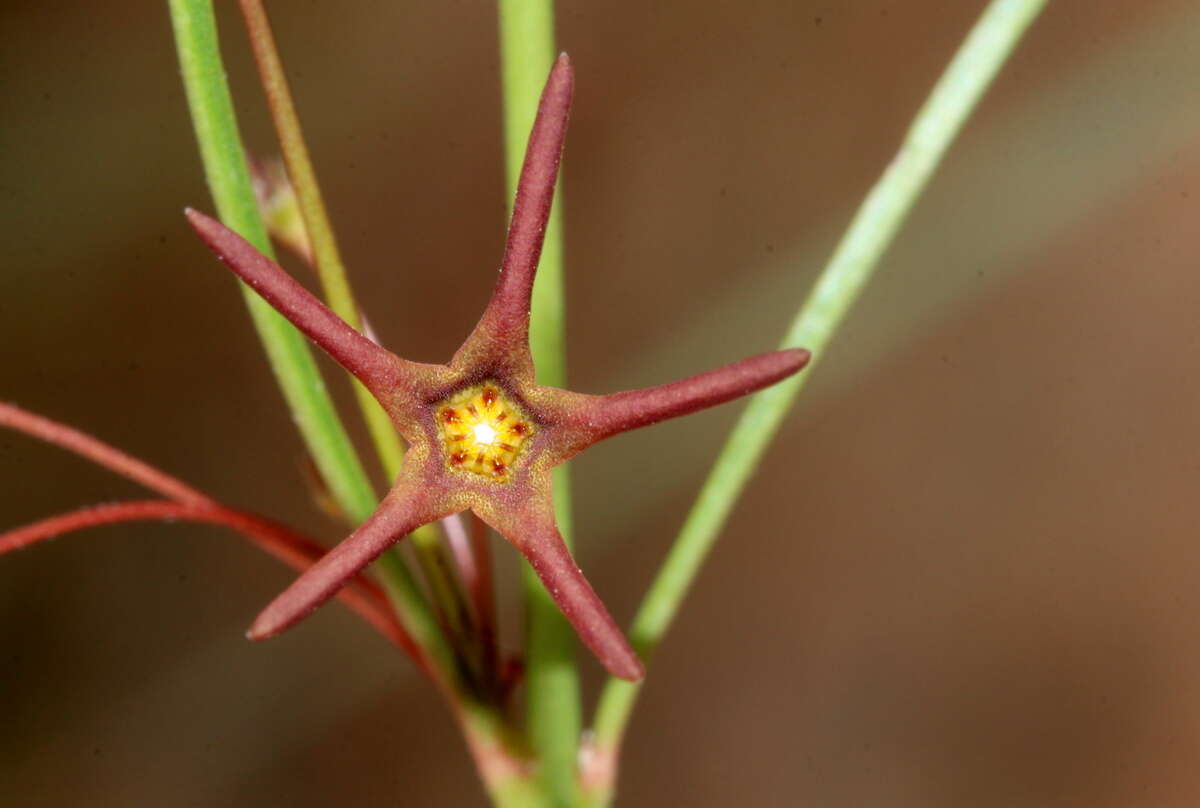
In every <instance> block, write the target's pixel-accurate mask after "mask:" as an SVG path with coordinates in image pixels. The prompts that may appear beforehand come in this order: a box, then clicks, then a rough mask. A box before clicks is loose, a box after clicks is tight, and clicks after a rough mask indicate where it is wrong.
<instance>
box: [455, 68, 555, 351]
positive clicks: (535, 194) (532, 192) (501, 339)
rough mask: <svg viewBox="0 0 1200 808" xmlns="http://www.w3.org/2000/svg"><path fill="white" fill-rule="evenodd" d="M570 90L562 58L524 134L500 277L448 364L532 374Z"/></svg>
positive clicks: (551, 73) (548, 81) (553, 70)
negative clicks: (537, 296)
mask: <svg viewBox="0 0 1200 808" xmlns="http://www.w3.org/2000/svg"><path fill="white" fill-rule="evenodd" d="M574 85H575V77H574V73H573V71H572V69H571V62H570V60H569V59H568V58H567V55H566V54H565V53H564V54H562V55H561V56H559V57H558V60H557V61H556V62H555V63H554V67H553V69H552V70H551V71H550V77H549V79H547V81H546V88H545V89H544V90H543V91H542V97H541V100H540V101H539V103H538V111H537V117H536V118H535V119H534V123H533V129H532V131H531V132H530V133H529V145H528V147H527V149H526V151H525V163H524V165H523V166H522V168H521V176H520V179H519V180H518V181H517V196H516V199H515V200H514V202H513V212H512V221H511V222H510V224H509V227H508V241H507V244H506V245H505V248H504V259H503V261H502V263H501V267H500V277H499V278H498V279H497V281H496V287H495V289H494V290H493V292H492V299H491V301H490V302H489V303H488V307H487V309H485V310H484V312H483V316H482V317H481V318H480V320H479V324H478V325H476V326H475V330H474V331H473V332H472V334H471V336H470V337H469V338H468V339H467V341H466V342H465V343H464V344H463V347H462V348H460V349H459V353H458V354H457V355H456V356H455V361H454V362H452V363H451V364H454V365H457V364H458V363H459V362H460V361H466V360H473V361H475V362H483V363H485V364H493V365H496V366H510V367H511V366H512V365H513V364H514V362H517V361H519V362H520V363H521V365H522V366H521V367H518V368H515V369H516V370H518V372H521V371H526V372H527V371H528V370H531V369H532V360H531V359H530V354H529V340H528V336H529V301H530V296H531V295H532V293H533V279H534V275H535V274H536V272H537V265H538V259H539V258H540V257H541V254H542V242H543V241H544V240H545V237H546V222H547V221H549V219H550V205H551V203H552V202H553V200H554V185H555V183H556V182H557V180H558V166H559V163H560V162H561V161H562V151H563V142H564V140H565V139H566V135H567V120H568V118H569V117H570V112H571V95H572V92H573V90H574Z"/></svg>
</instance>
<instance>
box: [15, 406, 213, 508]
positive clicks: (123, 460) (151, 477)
mask: <svg viewBox="0 0 1200 808" xmlns="http://www.w3.org/2000/svg"><path fill="white" fill-rule="evenodd" d="M0 426H4V427H8V428H9V429H15V430H16V431H18V432H23V433H25V434H26V435H29V436H30V437H34V438H38V439H40V440H44V441H46V442H47V443H52V444H54V445H55V446H59V447H61V448H63V449H66V450H67V451H69V452H74V453H75V454H77V455H79V456H80V457H83V458H85V459H87V460H91V461H92V462H93V463H95V464H96V465H98V466H103V467H104V468H106V469H108V470H109V471H111V472H113V473H114V474H119V475H121V476H122V477H125V478H126V479H129V480H133V481H134V482H135V483H140V484H141V485H144V486H146V487H147V488H149V489H150V490H151V491H157V492H158V493H160V494H162V495H163V496H164V497H167V498H168V499H173V500H175V501H176V502H184V503H191V504H194V505H215V504H216V501H215V500H213V499H212V498H211V497H209V496H207V495H206V494H203V493H201V492H200V491H198V490H196V489H195V488H192V487H191V486H190V485H188V484H187V483H185V482H183V481H181V480H178V479H176V478H175V477H172V476H171V475H170V474H167V473H166V472H165V471H161V470H159V469H156V468H154V466H151V465H150V464H149V463H146V462H145V461H142V460H138V459H137V458H136V457H131V456H130V455H127V454H125V453H124V452H122V451H121V450H120V449H117V448H115V447H113V446H110V445H108V444H107V443H105V442H104V441H102V440H98V439H97V438H93V437H92V436H91V435H88V434H86V433H84V432H80V431H79V430H78V429H74V428H72V427H69V426H67V425H66V424H60V423H59V422H57V421H51V420H50V419H49V418H45V417H43V416H41V415H36V414H35V413H32V412H29V411H28V410H23V409H21V408H20V407H18V406H17V405H15V404H6V403H4V402H0Z"/></svg>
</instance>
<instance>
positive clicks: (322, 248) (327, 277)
mask: <svg viewBox="0 0 1200 808" xmlns="http://www.w3.org/2000/svg"><path fill="white" fill-rule="evenodd" d="M241 7H242V16H243V17H244V18H245V20H246V29H247V31H248V33H249V35H250V45H251V47H252V48H253V50H254V59H255V61H256V62H257V63H258V73H259V77H260V79H261V80H262V85H263V90H264V92H265V93H266V96H267V106H268V107H269V108H270V110H271V119H272V120H273V121H274V123H275V131H276V133H277V134H278V136H279V145H280V147H281V148H282V150H283V161H284V163H285V164H286V165H287V171H288V178H289V179H290V180H291V183H292V188H293V189H294V190H295V192H296V202H297V206H298V207H299V209H300V217H301V219H303V221H304V230H305V232H306V233H307V234H308V239H309V243H310V245H311V246H312V254H313V260H314V263H315V265H316V269H317V276H318V277H319V278H320V279H321V289H322V291H323V293H324V297H325V302H326V303H328V304H329V307H330V308H331V309H333V310H334V312H336V313H337V315H338V316H339V317H341V318H342V319H343V320H345V321H346V322H347V323H349V324H350V325H351V326H353V327H354V328H356V329H358V330H360V331H361V330H362V315H361V311H360V309H359V306H358V304H357V303H356V302H355V300H354V293H353V291H352V290H351V288H350V280H349V277H348V276H347V274H346V267H345V265H344V264H343V263H342V256H341V253H340V251H339V250H338V246H337V239H336V238H334V235H333V225H332V224H330V221H329V214H328V212H327V211H326V209H325V200H324V198H323V197H322V196H321V186H320V185H319V184H318V183H317V174H316V171H315V170H313V165H312V160H311V159H310V158H309V154H308V146H307V144H306V143H305V141H304V132H303V130H302V129H301V128H300V118H299V116H298V115H297V114H296V105H295V103H294V102H293V101H292V91H291V89H290V88H289V87H288V82H287V76H286V75H284V72H283V63H282V62H281V61H280V58H279V51H278V49H277V48H276V47H275V37H274V35H273V34H272V33H271V23H270V20H269V19H268V18H267V12H266V9H264V8H263V4H262V2H261V0H241ZM351 383H352V385H353V386H354V394H355V397H356V398H357V400H358V406H359V409H361V410H362V414H363V419H364V420H365V421H366V423H367V429H368V431H369V432H370V434H371V439H372V441H373V442H374V444H375V448H376V451H377V452H378V453H379V457H380V460H381V461H382V463H383V466H384V469H385V471H387V474H388V476H389V479H394V478H395V473H396V470H397V469H399V467H400V460H401V458H402V457H403V455H404V447H403V445H402V444H401V442H400V437H399V435H397V434H396V430H395V428H394V427H393V426H392V422H391V420H390V419H389V418H388V416H387V413H385V412H384V411H383V408H382V407H381V406H380V405H379V402H377V401H376V400H375V397H374V396H372V395H371V393H370V392H369V391H368V390H367V388H366V387H364V386H363V385H362V384H361V383H360V382H359V381H358V380H356V379H351Z"/></svg>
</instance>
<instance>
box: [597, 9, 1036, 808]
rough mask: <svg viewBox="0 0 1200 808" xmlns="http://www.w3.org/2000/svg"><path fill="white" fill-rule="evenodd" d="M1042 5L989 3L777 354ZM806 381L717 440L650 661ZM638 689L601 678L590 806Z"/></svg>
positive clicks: (901, 210)
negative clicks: (717, 447)
mask: <svg viewBox="0 0 1200 808" xmlns="http://www.w3.org/2000/svg"><path fill="white" fill-rule="evenodd" d="M1045 5H1046V0H992V2H991V3H990V4H989V5H988V7H987V9H986V10H985V11H984V12H983V14H982V16H981V17H980V18H979V20H978V21H977V22H976V24H975V26H974V27H973V28H972V29H971V31H970V33H969V34H968V35H967V37H966V39H965V40H964V42H963V44H962V45H961V46H960V48H959V49H958V51H957V53H956V54H955V56H954V58H953V59H952V60H951V62H950V64H949V65H948V66H947V67H946V69H945V71H944V72H943V74H942V76H941V77H940V78H939V80H938V82H937V84H936V85H935V86H934V88H933V91H932V92H931V93H930V95H929V98H928V99H927V100H926V102H925V104H924V105H923V106H922V107H921V109H920V110H919V111H918V112H917V115H916V117H915V118H914V119H913V122H912V124H911V125H910V127H909V130H908V132H907V134H906V135H905V137H904V140H903V142H902V143H901V145H900V149H899V151H898V152H897V153H896V156H895V157H894V158H893V159H892V162H891V163H890V164H889V165H888V166H887V168H886V169H885V171H884V173H883V175H882V176H881V177H880V179H879V180H878V182H877V183H876V184H875V186H874V187H873V188H872V189H871V191H870V192H869V193H868V194H867V197H866V198H865V199H864V200H863V202H862V204H861V206H860V207H859V209H858V211H857V213H856V214H855V216H854V218H853V220H852V221H851V223H850V226H849V227H848V229H847V230H846V232H845V234H844V235H843V236H842V239H841V241H840V242H839V243H838V245H837V247H836V248H835V250H834V253H833V256H832V257H831V258H830V260H829V263H828V264H827V265H826V266H825V268H824V270H823V271H822V272H821V274H820V276H819V277H818V279H817V283H816V285H815V286H814V287H813V290H812V292H811V293H810V294H809V296H808V298H807V299H806V300H805V301H804V303H803V305H802V306H801V307H800V310H799V312H798V313H797V315H796V317H795V319H794V320H793V322H792V324H791V327H790V328H789V329H788V331H787V334H786V336H785V337H784V339H783V341H782V343H781V345H780V347H781V348H783V349H786V348H791V347H795V346H798V345H801V344H803V345H805V346H808V347H810V348H811V349H812V350H813V352H814V353H815V354H817V355H818V356H820V353H821V351H822V350H823V349H824V347H825V346H826V345H828V344H829V342H830V341H831V340H832V339H833V337H834V335H835V334H836V333H837V329H838V327H839V326H840V325H841V324H842V322H843V321H844V319H845V316H846V314H847V312H848V311H849V310H850V308H851V306H852V305H853V304H854V302H855V301H856V300H857V299H858V297H859V295H860V294H861V292H862V290H863V288H864V287H865V286H866V284H867V282H868V281H869V280H870V278H871V276H872V274H873V273H874V271H875V270H876V268H877V267H878V266H879V262H880V260H881V258H882V257H883V255H884V253H885V252H886V250H887V248H888V246H889V245H890V244H891V243H892V240H893V239H894V237H895V235H896V233H897V232H898V231H899V229H900V226H901V225H902V224H903V223H904V220H905V218H906V217H907V215H908V213H909V211H911V210H912V208H913V205H914V204H915V203H916V201H917V199H918V198H919V197H920V195H921V192H922V191H923V190H924V189H925V187H926V185H927V184H928V183H929V180H930V178H931V177H932V176H933V173H934V171H935V169H936V168H937V166H938V164H939V163H940V161H941V159H942V157H943V156H944V155H945V153H946V151H947V149H948V148H949V147H950V144H951V143H953V141H954V138H955V136H956V135H957V134H958V133H959V131H960V130H961V129H962V126H963V124H964V123H965V122H966V120H967V118H968V117H969V116H970V114H971V112H972V111H973V110H974V109H975V107H976V106H977V105H978V103H979V100H980V99H981V98H982V97H983V94H984V92H985V91H986V90H987V88H988V87H989V86H990V85H991V83H992V80H993V79H994V78H995V77H996V74H997V73H998V72H999V70H1000V68H1001V67H1002V66H1003V65H1004V63H1005V61H1006V60H1007V59H1008V57H1009V56H1010V55H1011V53H1012V52H1013V50H1014V49H1015V48H1016V46H1017V43H1018V42H1020V40H1021V37H1022V35H1023V34H1024V33H1025V31H1026V30H1027V29H1028V28H1029V26H1030V25H1031V24H1032V23H1033V21H1034V20H1035V19H1036V18H1037V16H1038V14H1039V13H1040V12H1041V11H1042V9H1043V8H1044V7H1045ZM809 377H810V374H803V375H800V376H796V377H794V378H791V379H789V380H786V381H784V382H782V383H781V384H779V385H776V386H774V387H772V388H770V389H768V390H764V391H762V392H760V393H758V394H756V395H755V396H754V397H753V398H752V399H751V401H750V404H749V405H748V406H747V407H746V409H745V410H744V411H743V413H742V415H741V416H740V417H739V418H738V421H737V423H736V424H735V425H734V428H733V430H732V431H731V432H730V434H729V437H728V438H727V439H726V441H725V445H724V447H723V448H722V450H721V453H720V454H719V456H718V458H717V460H716V462H715V463H714V465H713V468H712V469H711V471H710V472H709V475H708V478H707V479H706V480H705V482H704V485H703V487H702V488H701V490H700V493H699V494H698V495H697V497H696V501H695V503H694V504H693V505H692V508H691V510H690V511H689V512H688V515H687V518H686V519H685V521H684V525H683V528H682V529H681V530H680V533H679V536H678V537H677V538H676V540H675V543H674V544H673V546H672V548H671V551H670V553H669V554H668V556H667V559H666V561H665V563H664V564H663V566H662V568H661V569H660V571H659V572H658V574H657V575H656V577H655V579H654V581H653V582H652V584H651V586H650V589H649V591H648V592H647V594H646V596H645V598H644V599H643V601H642V605H641V607H640V608H639V609H638V613H637V616H636V617H635V618H634V622H633V627H632V629H631V632H630V634H631V639H632V642H633V644H634V647H635V648H636V649H637V650H638V652H639V653H640V654H642V655H643V658H648V657H650V656H651V655H652V654H653V652H654V650H655V649H656V648H657V646H658V644H659V643H660V642H661V641H662V638H663V636H664V635H665V634H666V631H667V629H668V628H669V627H670V625H671V622H672V620H673V619H674V617H675V615H676V613H677V612H678V610H679V606H680V604H681V602H682V601H683V598H684V596H685V595H686V593H687V591H688V589H689V588H690V587H691V585H692V582H693V581H694V580H695V577H696V574H697V572H698V571H699V569H700V566H701V564H702V563H703V562H704V559H705V558H706V557H707V555H708V552H709V551H710V550H711V548H712V546H713V544H714V543H715V541H716V539H717V536H718V535H719V533H720V530H721V528H722V527H723V526H724V524H725V521H726V519H727V518H728V516H729V513H730V511H731V510H732V509H733V506H734V504H735V503H736V502H737V499H738V497H739V495H740V494H741V492H742V491H743V490H744V488H745V486H746V483H747V482H748V480H749V478H750V476H751V475H752V474H753V472H754V470H755V469H756V468H757V467H758V464H759V462H760V461H761V459H762V456H763V453H764V452H765V450H766V448H767V446H768V445H769V444H770V443H771V441H772V440H774V439H775V436H776V434H777V433H778V431H779V427H780V425H781V423H782V421H783V418H784V416H785V415H786V413H787V411H788V410H789V409H790V408H791V406H792V404H793V402H794V401H795V399H796V396H797V395H798V394H799V392H800V389H801V388H802V387H803V385H804V384H805V381H806V380H807V379H808V378H809ZM639 692H640V685H639V684H638V683H634V682H623V681H619V680H617V679H610V680H609V681H608V682H607V683H606V684H605V687H604V689H603V691H602V693H601V697H600V701H599V704H598V706H597V709H596V714H595V722H594V727H595V738H594V746H593V748H592V749H590V750H589V756H590V757H591V759H593V760H594V761H596V763H595V769H596V771H597V772H599V773H600V774H599V775H597V776H594V777H592V778H591V782H592V789H593V803H594V804H596V805H606V804H607V803H608V802H609V801H610V800H611V797H612V791H613V787H614V783H613V779H614V778H615V774H616V766H615V761H616V758H617V756H618V755H619V749H620V743H621V739H622V736H623V735H624V732H625V729H626V727H627V725H628V722H629V718H630V716H631V714H632V711H633V706H634V703H635V701H636V698H637V695H638V693H639Z"/></svg>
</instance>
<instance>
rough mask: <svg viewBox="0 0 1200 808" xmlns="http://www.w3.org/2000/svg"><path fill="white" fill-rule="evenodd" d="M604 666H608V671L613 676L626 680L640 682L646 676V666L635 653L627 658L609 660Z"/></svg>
mask: <svg viewBox="0 0 1200 808" xmlns="http://www.w3.org/2000/svg"><path fill="white" fill-rule="evenodd" d="M604 667H606V668H608V672H609V673H611V674H612V675H613V676H615V677H617V678H618V679H624V680H625V681H626V682H640V681H641V680H642V679H645V678H646V666H645V665H643V664H642V660H640V659H638V658H637V655H636V654H635V655H632V656H630V657H629V658H628V659H620V660H609V661H607V663H606V664H605V666H604Z"/></svg>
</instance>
